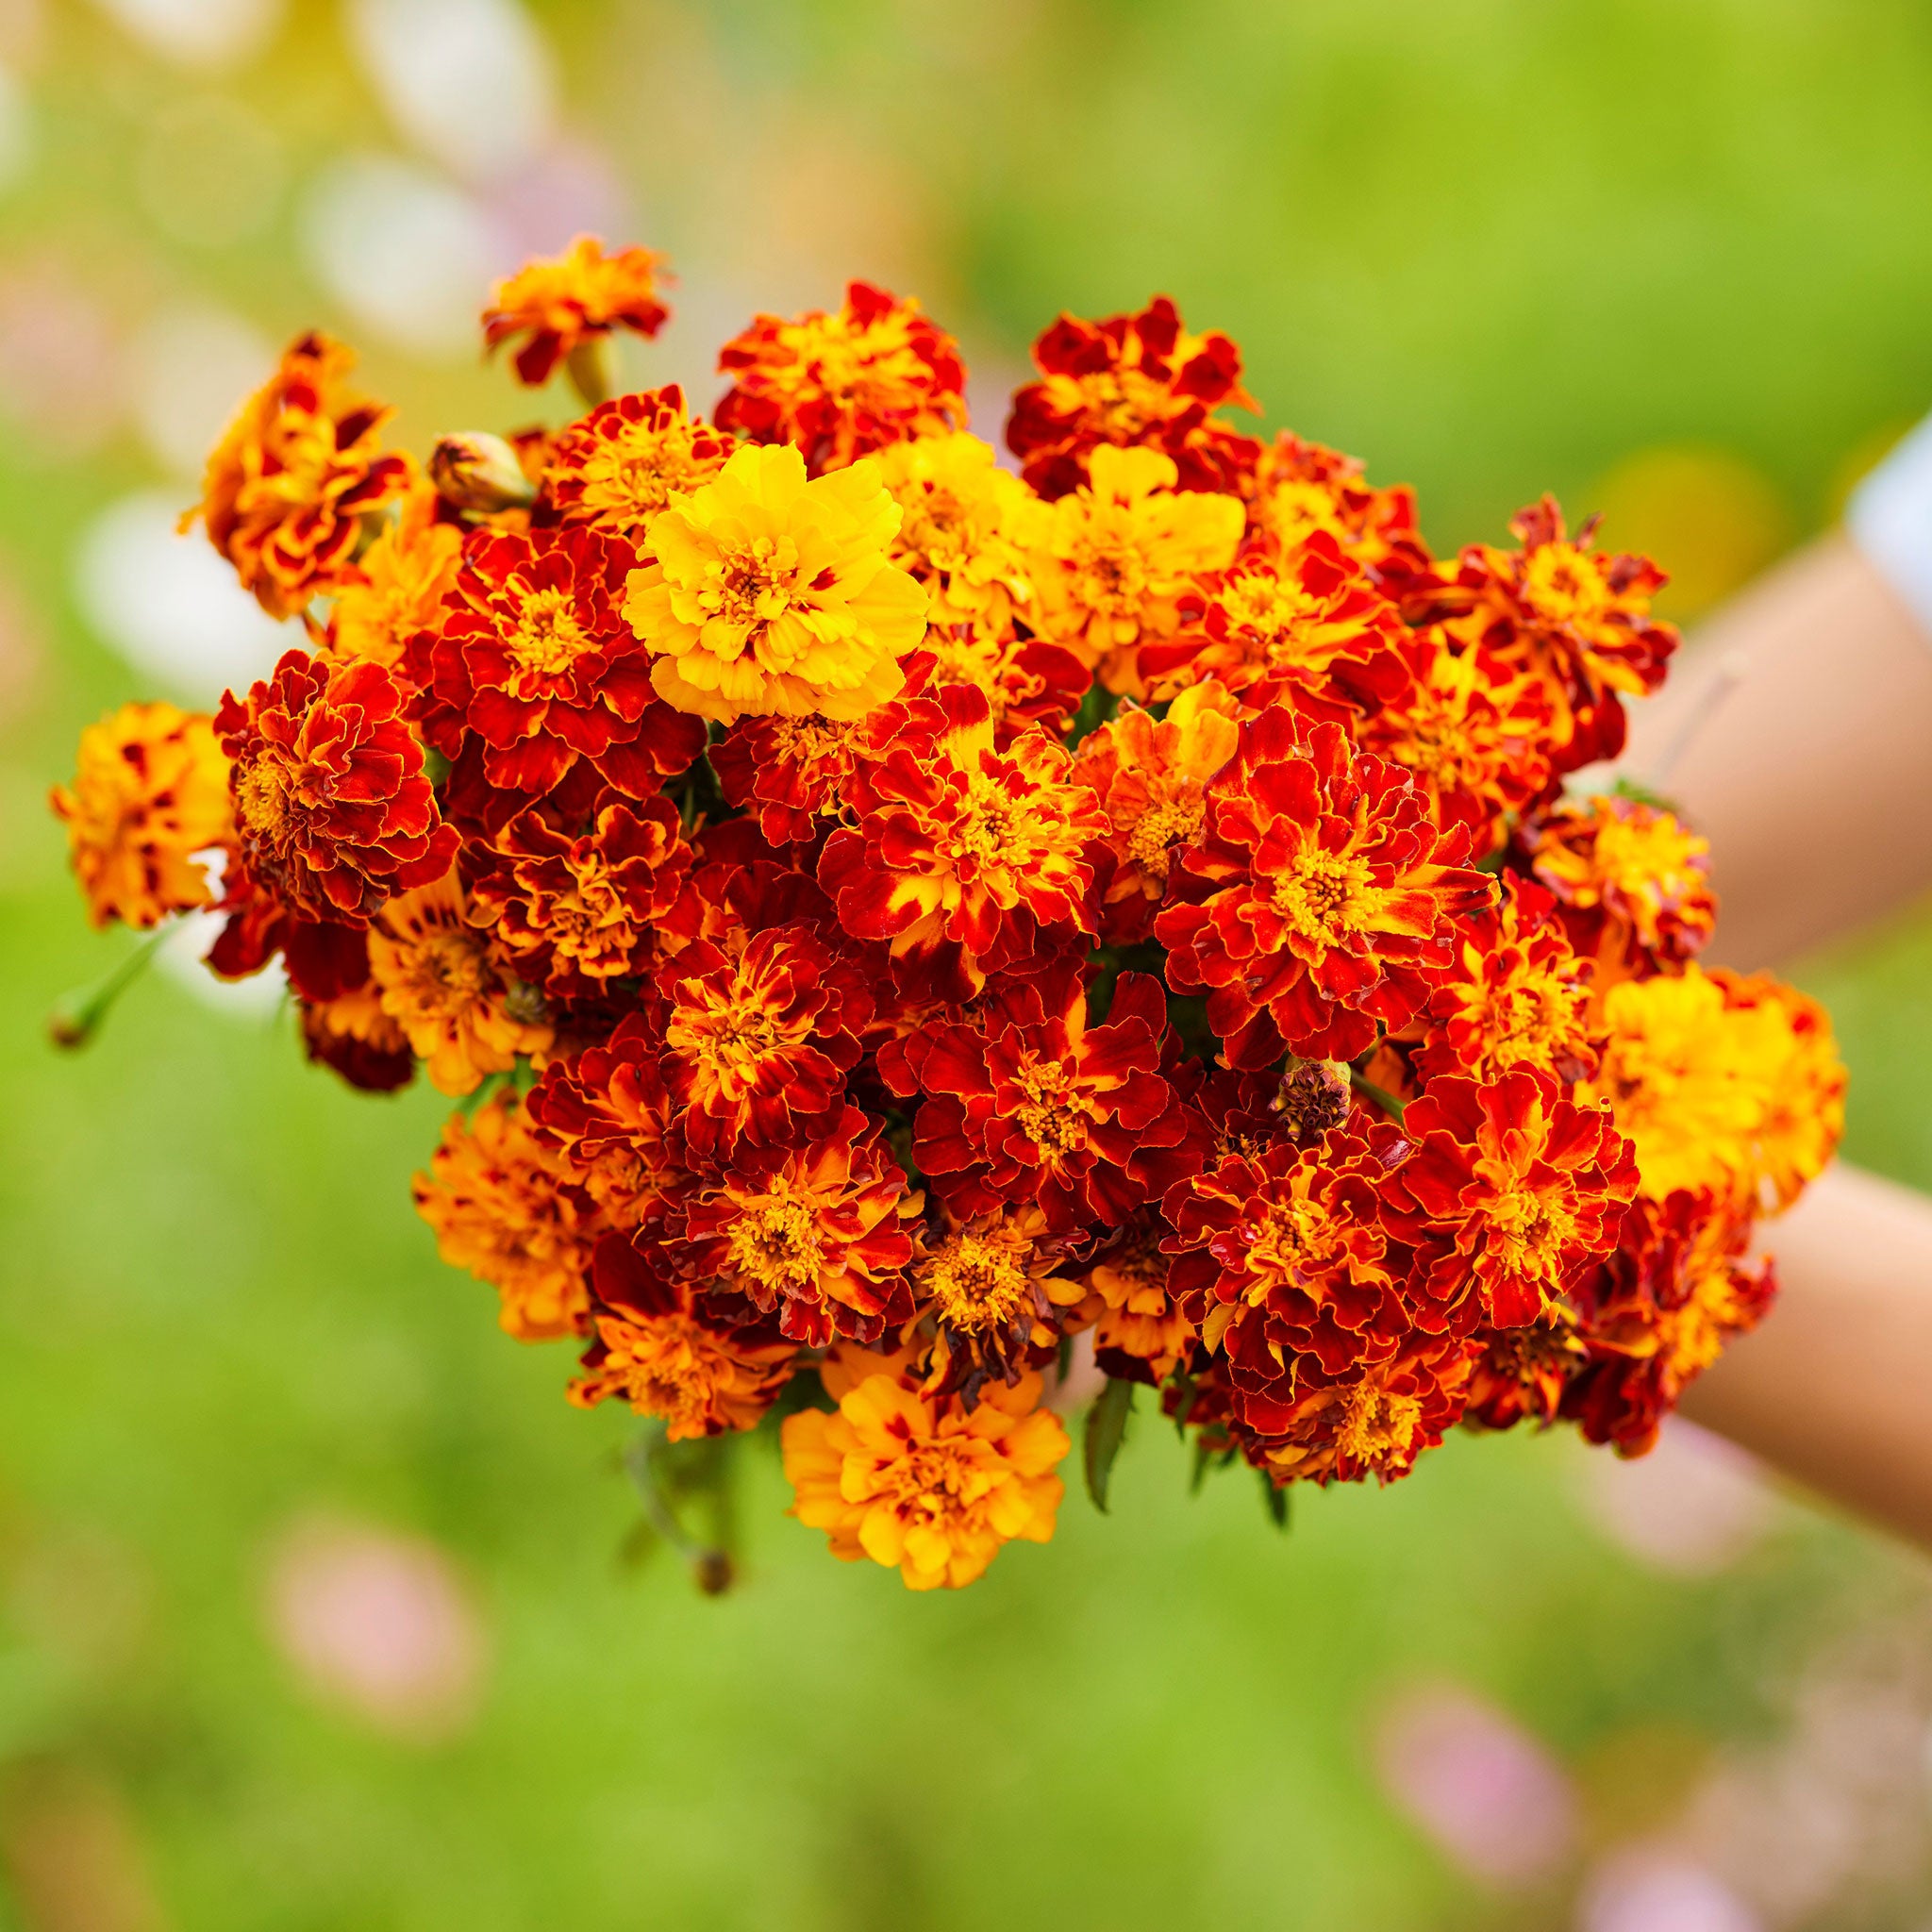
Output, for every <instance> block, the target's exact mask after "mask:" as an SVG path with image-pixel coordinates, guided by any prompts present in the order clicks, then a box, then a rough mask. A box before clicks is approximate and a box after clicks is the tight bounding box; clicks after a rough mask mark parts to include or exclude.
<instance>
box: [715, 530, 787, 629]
mask: <svg viewBox="0 0 1932 1932" xmlns="http://www.w3.org/2000/svg"><path fill="white" fill-rule="evenodd" d="M797 575H798V545H797V544H796V543H795V542H793V541H792V540H791V538H790V537H754V538H752V539H751V540H750V541H747V542H744V543H740V544H734V545H730V546H725V545H722V544H721V545H720V546H719V549H718V553H717V555H716V557H715V558H712V559H711V560H710V561H709V562H708V563H707V564H706V565H705V566H704V569H703V571H702V573H701V574H700V575H699V578H698V581H697V583H696V584H695V585H694V586H693V587H692V590H691V597H692V600H693V601H694V602H695V604H696V605H697V608H698V610H699V611H700V613H701V616H700V619H699V621H700V622H702V623H705V624H707V625H710V624H720V625H726V626H728V627H729V628H730V629H732V630H735V631H737V632H739V633H740V638H739V647H740V649H742V647H743V642H744V640H745V639H746V638H748V637H749V636H750V634H751V633H752V632H753V631H754V630H757V629H759V628H760V627H762V626H763V625H769V624H771V623H773V622H774V620H775V619H777V618H780V617H783V616H784V614H785V613H786V611H787V610H789V609H790V608H791V604H792V593H793V591H794V588H795V585H796V579H797ZM713 648H715V646H713Z"/></svg>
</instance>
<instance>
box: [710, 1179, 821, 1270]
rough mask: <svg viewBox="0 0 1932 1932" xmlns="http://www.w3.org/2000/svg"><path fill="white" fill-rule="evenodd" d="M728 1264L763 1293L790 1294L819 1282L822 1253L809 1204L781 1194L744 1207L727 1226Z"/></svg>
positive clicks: (801, 1198)
mask: <svg viewBox="0 0 1932 1932" xmlns="http://www.w3.org/2000/svg"><path fill="white" fill-rule="evenodd" d="M729 1244H730V1253H731V1260H732V1265H733V1266H734V1267H735V1268H736V1269H737V1271H738V1272H739V1274H743V1275H748V1276H749V1277H750V1278H751V1279H752V1280H754V1281H756V1282H757V1283H758V1285H759V1286H760V1287H762V1288H764V1289H767V1290H783V1289H791V1290H796V1289H800V1288H804V1287H807V1286H808V1284H810V1283H811V1282H814V1281H816V1280H817V1279H818V1277H819V1263H820V1258H821V1255H822V1252H823V1251H822V1248H821V1245H820V1241H819V1220H818V1214H817V1212H816V1210H815V1208H814V1207H813V1204H812V1203H811V1201H810V1200H809V1199H808V1198H807V1197H805V1196H803V1195H800V1194H796V1193H793V1192H791V1191H789V1190H787V1191H783V1192H779V1193H774V1194H772V1195H769V1196H767V1197H766V1198H765V1199H764V1200H761V1201H757V1202H751V1203H748V1204H746V1205H745V1206H744V1207H743V1208H741V1211H740V1213H739V1215H738V1218H737V1219H736V1220H735V1221H733V1222H732V1224H731V1233H730V1236H729Z"/></svg>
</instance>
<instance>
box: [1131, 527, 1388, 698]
mask: <svg viewBox="0 0 1932 1932" xmlns="http://www.w3.org/2000/svg"><path fill="white" fill-rule="evenodd" d="M1177 608H1178V613H1179V616H1178V625H1179V627H1178V629H1177V630H1176V633H1175V635H1174V636H1173V637H1171V638H1169V639H1168V640H1166V641H1161V642H1156V643H1150V644H1147V645H1145V646H1143V647H1142V649H1141V656H1140V674H1141V679H1142V681H1143V682H1144V684H1145V686H1146V688H1147V690H1148V691H1149V692H1150V693H1151V694H1152V695H1153V696H1155V697H1157V698H1169V697H1173V696H1174V695H1175V693H1176V692H1178V691H1185V690H1186V689H1187V688H1188V687H1189V686H1191V685H1195V684H1200V683H1201V682H1203V681H1204V680H1205V679H1208V678H1213V679H1216V680H1217V681H1218V682H1220V683H1221V684H1223V685H1224V686H1226V688H1227V689H1228V690H1229V691H1234V692H1236V693H1238V694H1239V695H1241V697H1243V698H1245V699H1246V700H1247V702H1248V703H1249V704H1250V705H1251V706H1253V707H1255V708H1257V709H1258V708H1263V707H1265V706H1267V705H1270V704H1280V703H1290V704H1293V705H1294V706H1295V707H1296V708H1298V709H1303V710H1307V711H1309V712H1311V713H1312V714H1313V715H1315V716H1325V717H1330V718H1333V719H1334V720H1335V721H1336V722H1338V723H1341V722H1343V721H1344V720H1346V719H1347V717H1348V716H1349V714H1350V712H1351V711H1354V710H1360V711H1367V712H1373V711H1374V710H1375V709H1377V708H1379V707H1381V706H1383V705H1386V704H1388V703H1389V702H1390V701H1391V699H1393V698H1395V697H1397V696H1398V695H1399V694H1400V693H1401V691H1402V688H1403V686H1404V685H1405V684H1406V683H1407V679H1408V675H1409V673H1408V672H1407V669H1406V668H1405V666H1404V665H1403V663H1402V662H1401V660H1400V659H1399V658H1398V657H1397V656H1396V655H1395V650H1394V647H1395V646H1396V645H1397V644H1398V643H1400V642H1402V641H1405V640H1406V639H1407V631H1406V630H1405V629H1404V628H1403V625H1402V622H1401V619H1400V618H1399V617H1398V615H1397V614H1396V610H1395V607H1394V606H1393V605H1392V604H1391V603H1390V602H1389V600H1388V599H1387V598H1386V597H1385V596H1383V594H1382V593H1381V591H1379V590H1377V589H1376V588H1375V586H1374V584H1373V583H1371V582H1370V580H1369V579H1368V577H1367V576H1365V575H1363V573H1362V570H1361V568H1360V566H1359V565H1358V564H1357V563H1356V562H1354V561H1353V559H1351V558H1346V557H1344V556H1343V555H1342V553H1341V550H1340V549H1338V548H1337V546H1336V543H1335V540H1334V539H1333V538H1332V537H1330V536H1327V535H1326V534H1324V533H1318V534H1317V535H1316V536H1314V537H1312V538H1311V539H1310V540H1309V541H1307V543H1306V544H1304V545H1303V546H1302V548H1301V549H1299V550H1297V551H1294V552H1291V553H1290V554H1288V555H1286V556H1283V557H1275V556H1273V555H1271V554H1270V553H1269V552H1268V551H1266V550H1265V549H1256V550H1251V551H1249V552H1247V553H1246V554H1245V555H1244V556H1242V557H1241V558H1240V560H1239V561H1237V562H1236V563H1235V564H1233V565H1232V567H1231V568H1229V569H1227V570H1223V571H1214V572H1210V573H1208V575H1204V576H1203V577H1201V578H1200V579H1199V580H1198V581H1197V582H1195V583H1193V584H1192V585H1191V586H1190V587H1189V588H1188V589H1187V590H1186V591H1184V592H1183V594H1182V596H1181V598H1180V600H1179V604H1178V607H1177Z"/></svg>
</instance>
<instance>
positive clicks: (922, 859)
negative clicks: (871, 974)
mask: <svg viewBox="0 0 1932 1932" xmlns="http://www.w3.org/2000/svg"><path fill="white" fill-rule="evenodd" d="M1071 763H1072V760H1071V758H1069V755H1068V753H1067V751H1066V749H1065V747H1064V746H1062V745H1060V744H1059V743H1058V742H1056V741H1054V740H1052V739H1049V738H1047V737H1046V736H1045V735H1044V733H1038V732H1025V733H1023V734H1022V735H1021V736H1020V737H1019V738H1017V739H1015V740H1014V741H1013V743H1012V744H1011V745H1010V746H1009V747H1008V749H1007V750H1006V751H1005V752H996V751H994V749H993V724H992V708H991V705H990V703H989V702H988V699H987V696H986V693H985V692H984V691H978V690H976V689H974V688H973V687H970V686H966V685H946V686H944V687H943V688H941V690H940V691H935V692H932V693H931V694H929V695H928V696H925V697H923V698H920V699H918V700H917V701H916V702H915V703H913V704H910V705H908V706H907V707H906V708H905V711H904V714H903V719H902V722H900V724H898V727H897V729H896V730H894V732H893V733H892V735H891V738H889V739H887V740H886V741H885V742H884V744H883V745H881V746H880V747H879V748H878V749H877V751H876V752H875V754H874V756H873V757H871V758H867V759H865V760H864V761H863V762H862V763H860V764H859V765H858V767H857V768H856V769H855V770H854V772H853V773H852V775H851V776H850V777H849V778H848V779H847V781H846V788H845V789H846V799H847V802H848V804H849V805H850V807H851V808H852V810H853V812H854V814H855V816H856V818H857V820H858V825H857V829H852V830H841V831H837V832H834V833H833V834H832V836H831V838H830V839H829V840H827V841H826V842H825V848H824V853H823V854H822V855H821V857H820V859H819V883H820V884H821V885H823V886H824V889H825V891H828V892H829V893H831V894H832V895H833V897H834V899H835V900H836V902H837V905H838V908H839V923H840V924H841V925H842V926H843V927H844V928H845V930H846V931H847V932H849V933H850V934H852V936H853V937H854V938H855V939H861V940H885V941H890V942H891V951H892V958H893V960H894V961H895V963H897V964H898V965H900V966H901V968H902V969H903V970H905V971H907V972H908V973H910V974H913V975H914V976H915V977H926V978H930V979H931V981H932V982H933V984H934V986H935V987H936V989H938V990H939V991H941V993H942V994H943V995H944V996H946V997H955V998H958V999H962V1000H963V999H968V998H971V997H972V996H973V995H974V994H975V993H976V992H977V991H979V990H980V988H981V987H983V986H984V985H985V983H986V977H987V974H989V973H993V972H998V971H1000V970H1002V969H1007V968H1012V967H1016V966H1020V965H1022V964H1024V962H1025V961H1027V960H1029V959H1031V958H1033V957H1034V955H1035V953H1036V951H1037V950H1038V949H1039V948H1041V946H1042V945H1048V944H1051V945H1059V944H1062V943H1065V942H1067V941H1072V940H1073V939H1074V935H1076V934H1085V935H1088V936H1091V934H1092V933H1093V931H1094V908H1093V903H1092V902H1093V895H1094V884H1095V876H1096V868H1097V866H1098V864H1099V863H1100V859H1101V854H1102V848H1101V845H1100V841H1102V840H1103V839H1104V838H1105V837H1106V834H1107V830H1108V824H1107V818H1106V815H1105V814H1104V813H1103V812H1102V811H1101V808H1100V802H1099V800H1098V799H1097V798H1095V797H1094V795H1093V793H1092V792H1091V791H1089V790H1088V789H1087V788H1086V787H1085V786H1084V785H1076V784H1074V782H1073V781H1072V780H1071V778H1070V776H1069V769H1070V766H1071Z"/></svg>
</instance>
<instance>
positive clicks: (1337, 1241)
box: [1244, 1195, 1348, 1307]
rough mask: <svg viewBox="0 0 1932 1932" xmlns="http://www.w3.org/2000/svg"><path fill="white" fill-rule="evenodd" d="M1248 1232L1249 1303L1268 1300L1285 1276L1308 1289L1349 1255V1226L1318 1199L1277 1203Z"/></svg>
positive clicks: (1246, 1232) (1246, 1291) (1247, 1297)
mask: <svg viewBox="0 0 1932 1932" xmlns="http://www.w3.org/2000/svg"><path fill="white" fill-rule="evenodd" d="M1244 1232H1245V1234H1246V1235H1247V1237H1248V1247H1247V1256H1246V1260H1247V1269H1248V1274H1249V1277H1250V1278H1249V1282H1248V1286H1247V1288H1246V1290H1245V1291H1244V1293H1245V1299H1246V1300H1247V1302H1248V1304H1249V1306H1250V1307H1254V1306H1257V1305H1258V1304H1259V1303H1260V1302H1262V1301H1264V1300H1265V1299H1266V1298H1267V1296H1268V1294H1269V1292H1270V1291H1271V1290H1273V1289H1274V1287H1275V1286H1277V1285H1278V1284H1279V1283H1280V1282H1281V1280H1282V1279H1283V1278H1284V1277H1285V1278H1286V1279H1287V1280H1289V1281H1291V1282H1293V1283H1295V1284H1296V1286H1298V1287H1307V1285H1308V1284H1309V1283H1310V1282H1311V1281H1312V1280H1314V1279H1315V1278H1316V1277H1317V1276H1320V1275H1323V1274H1330V1273H1332V1272H1333V1271H1334V1270H1335V1269H1337V1268H1339V1267H1340V1266H1341V1264H1342V1263H1343V1262H1344V1261H1345V1260H1346V1259H1347V1258H1348V1230H1347V1229H1346V1228H1345V1227H1343V1226H1342V1224H1341V1222H1340V1221H1339V1220H1337V1218H1336V1217H1335V1216H1334V1215H1333V1214H1332V1213H1330V1212H1329V1210H1328V1209H1327V1208H1324V1206H1323V1205H1322V1204H1321V1203H1320V1202H1319V1201H1310V1200H1307V1199H1306V1198H1305V1197H1303V1196H1301V1195H1295V1196H1293V1197H1291V1199H1289V1200H1286V1201H1277V1202H1275V1203H1274V1204H1273V1205H1272V1206H1270V1208H1268V1209H1267V1211H1266V1213H1265V1214H1264V1215H1263V1217H1262V1218H1261V1220H1260V1222H1259V1223H1258V1224H1251V1225H1250V1226H1249V1227H1247V1228H1246V1229H1245V1230H1244Z"/></svg>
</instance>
